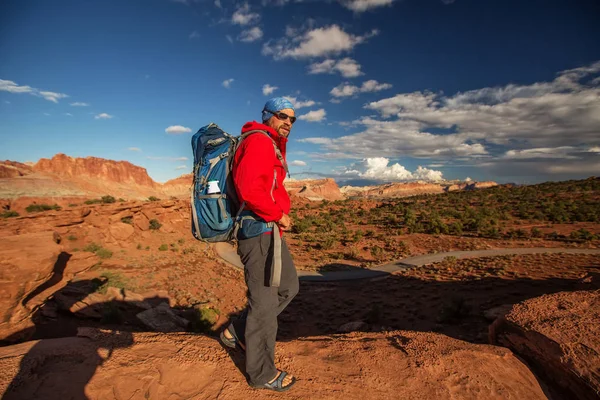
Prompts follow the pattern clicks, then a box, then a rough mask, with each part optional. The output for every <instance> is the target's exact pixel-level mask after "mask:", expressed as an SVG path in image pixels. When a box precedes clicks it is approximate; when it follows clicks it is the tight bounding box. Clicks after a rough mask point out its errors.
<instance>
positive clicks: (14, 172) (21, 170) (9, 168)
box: [0, 160, 33, 178]
mask: <svg viewBox="0 0 600 400" xmlns="http://www.w3.org/2000/svg"><path fill="white" fill-rule="evenodd" d="M32 172H33V168H32V167H31V166H30V165H27V164H23V163H20V162H16V161H10V160H6V161H0V178H16V177H17V176H25V175H29V174H31V173H32Z"/></svg>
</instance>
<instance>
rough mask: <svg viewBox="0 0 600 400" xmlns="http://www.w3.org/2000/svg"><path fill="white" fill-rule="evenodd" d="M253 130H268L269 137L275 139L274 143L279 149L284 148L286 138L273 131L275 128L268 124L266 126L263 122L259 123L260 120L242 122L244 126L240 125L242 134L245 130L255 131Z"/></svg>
mask: <svg viewBox="0 0 600 400" xmlns="http://www.w3.org/2000/svg"><path fill="white" fill-rule="evenodd" d="M255 130H261V131H266V132H268V133H269V135H271V137H272V138H273V140H274V141H275V143H277V145H278V147H279V148H280V149H281V150H284V149H285V147H286V144H287V141H288V139H287V138H286V137H284V136H281V135H279V134H278V133H277V132H276V131H275V129H273V128H271V127H270V126H267V125H265V124H261V123H260V122H256V121H251V122H246V123H245V124H244V126H243V127H242V134H244V133H246V132H250V131H255Z"/></svg>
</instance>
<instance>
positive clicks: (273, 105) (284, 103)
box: [262, 97, 296, 122]
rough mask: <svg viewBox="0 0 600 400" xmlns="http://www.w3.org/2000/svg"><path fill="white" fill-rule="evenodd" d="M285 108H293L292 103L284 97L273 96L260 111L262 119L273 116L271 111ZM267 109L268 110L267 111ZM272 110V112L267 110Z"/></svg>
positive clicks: (265, 119)
mask: <svg viewBox="0 0 600 400" xmlns="http://www.w3.org/2000/svg"><path fill="white" fill-rule="evenodd" d="M286 108H289V109H292V110H294V111H296V110H295V109H294V105H293V104H292V102H291V101H289V100H288V99H286V98H285V97H273V98H272V99H271V100H269V101H267V102H266V103H265V106H264V108H263V111H262V120H263V122H264V121H267V120H268V119H269V118H271V117H272V116H273V113H272V112H277V111H281V110H285V109H286ZM267 110H268V111H267ZM269 111H272V112H269Z"/></svg>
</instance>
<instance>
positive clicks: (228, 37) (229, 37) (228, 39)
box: [225, 35, 233, 44]
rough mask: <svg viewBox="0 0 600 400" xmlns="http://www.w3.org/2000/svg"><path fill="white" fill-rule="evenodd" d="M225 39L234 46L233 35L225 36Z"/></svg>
mask: <svg viewBox="0 0 600 400" xmlns="http://www.w3.org/2000/svg"><path fill="white" fill-rule="evenodd" d="M225 38H226V39H227V41H228V42H229V43H232V44H233V38H232V37H231V35H225Z"/></svg>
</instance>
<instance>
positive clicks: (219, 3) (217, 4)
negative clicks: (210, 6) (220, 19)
mask: <svg viewBox="0 0 600 400" xmlns="http://www.w3.org/2000/svg"><path fill="white" fill-rule="evenodd" d="M215 7H217V8H223V6H222V5H221V0H215Z"/></svg>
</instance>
